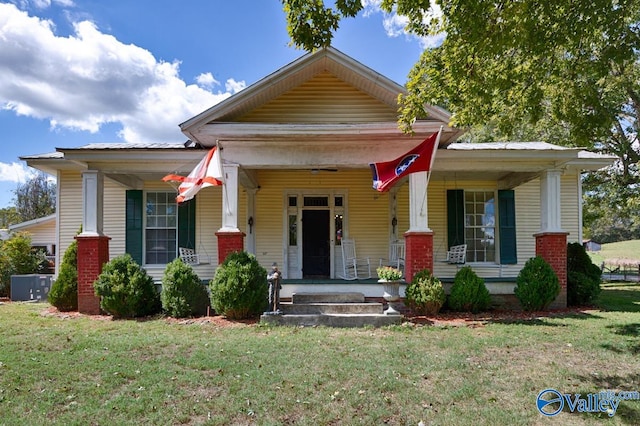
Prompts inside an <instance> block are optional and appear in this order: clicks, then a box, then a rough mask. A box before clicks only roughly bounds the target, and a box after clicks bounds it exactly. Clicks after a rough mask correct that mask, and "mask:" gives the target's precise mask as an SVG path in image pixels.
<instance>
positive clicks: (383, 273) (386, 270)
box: [376, 266, 402, 282]
mask: <svg viewBox="0 0 640 426" xmlns="http://www.w3.org/2000/svg"><path fill="white" fill-rule="evenodd" d="M376 272H377V273H378V278H379V280H378V282H385V281H386V282H392V281H400V280H401V279H402V271H401V270H400V269H397V268H394V267H393V266H380V267H379V268H378V269H376Z"/></svg>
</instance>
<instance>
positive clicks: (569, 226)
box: [560, 174, 581, 243]
mask: <svg viewBox="0 0 640 426" xmlns="http://www.w3.org/2000/svg"><path fill="white" fill-rule="evenodd" d="M579 179H580V178H579V176H578V175H577V174H568V175H563V176H562V178H561V180H560V186H561V196H560V204H561V209H562V216H561V217H560V220H561V224H560V225H561V226H562V230H563V231H566V232H568V233H569V235H568V236H567V242H580V243H581V241H580V222H581V221H580V209H579V203H580V202H581V200H579V199H578V193H579V191H578V185H579V184H580V181H579Z"/></svg>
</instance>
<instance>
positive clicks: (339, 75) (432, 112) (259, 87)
mask: <svg viewBox="0 0 640 426" xmlns="http://www.w3.org/2000/svg"><path fill="white" fill-rule="evenodd" d="M330 76H332V77H333V78H334V79H335V80H334V83H338V82H340V84H341V85H342V88H343V89H346V88H347V87H349V88H350V89H351V90H355V91H358V92H361V94H362V95H364V96H367V97H368V98H369V100H375V101H376V102H378V103H379V104H382V105H386V106H387V107H388V109H389V111H393V112H394V114H393V117H392V119H391V120H392V121H395V120H396V119H397V114H396V113H395V112H396V111H397V98H398V94H400V93H405V92H406V90H405V88H404V87H403V86H401V85H399V84H397V83H395V82H394V81H392V80H390V79H389V78H387V77H385V76H383V75H382V74H379V73H377V72H376V71H374V70H372V69H371V68H368V67H366V66H364V65H363V64H361V63H359V62H357V61H356V60H354V59H353V58H351V57H349V56H347V55H345V54H344V53H342V52H340V51H338V50H336V49H334V48H332V47H328V48H325V49H320V50H318V51H316V52H313V53H308V54H306V55H304V56H302V57H300V58H299V59H297V60H295V61H293V62H291V63H290V64H288V65H286V66H284V67H282V68H280V69H279V70H277V71H276V72H274V73H272V74H270V75H268V76H266V77H265V78H263V79H261V80H259V81H258V82H256V83H255V84H253V85H251V86H249V87H247V88H245V89H243V90H242V91H240V92H238V93H236V94H235V95H233V96H231V97H229V98H227V99H225V100H224V101H222V102H220V103H218V104H216V105H214V106H213V107H211V108H209V109H208V110H206V111H204V112H202V113H201V114H198V115H196V116H195V117H193V118H191V119H190V120H187V121H185V122H184V123H182V124H180V128H181V129H182V131H183V132H184V133H185V134H186V135H187V136H189V137H190V138H192V139H193V134H194V133H195V132H197V130H198V129H199V128H201V127H202V126H204V125H205V124H207V123H213V122H233V121H238V120H239V119H242V121H248V117H250V115H249V114H250V113H252V111H256V110H260V109H262V110H263V112H264V111H265V105H268V104H271V105H272V106H273V105H274V104H272V102H275V101H276V100H278V99H279V98H280V100H282V99H283V98H281V97H282V96H285V95H286V94H287V93H294V92H296V91H301V90H304V89H305V87H308V86H309V85H312V84H313V83H314V82H315V83H318V82H319V81H320V80H321V79H323V78H325V79H329V78H331V77H330ZM305 85H306V86H305ZM298 93H300V92H298ZM342 93H345V92H342ZM334 105H335V104H334ZM371 105H373V103H369V104H368V106H371ZM428 112H429V116H430V119H433V120H438V121H442V122H444V124H445V125H446V124H447V123H448V121H449V114H448V113H446V112H445V111H443V110H442V109H440V108H435V107H434V108H432V107H429V108H428ZM280 121H281V122H282V120H280ZM342 121H344V117H343V119H342Z"/></svg>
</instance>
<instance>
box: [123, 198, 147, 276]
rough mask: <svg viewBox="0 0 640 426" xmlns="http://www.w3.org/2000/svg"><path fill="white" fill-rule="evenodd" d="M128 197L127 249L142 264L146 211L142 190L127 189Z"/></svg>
mask: <svg viewBox="0 0 640 426" xmlns="http://www.w3.org/2000/svg"><path fill="white" fill-rule="evenodd" d="M126 199H127V201H126V214H125V227H126V231H125V238H126V242H125V251H126V252H127V253H129V254H130V255H131V257H132V258H133V260H135V261H136V262H138V264H140V265H142V233H143V228H142V224H143V220H142V219H143V218H142V215H143V213H144V208H143V202H142V191H140V190H137V189H132V190H127V192H126Z"/></svg>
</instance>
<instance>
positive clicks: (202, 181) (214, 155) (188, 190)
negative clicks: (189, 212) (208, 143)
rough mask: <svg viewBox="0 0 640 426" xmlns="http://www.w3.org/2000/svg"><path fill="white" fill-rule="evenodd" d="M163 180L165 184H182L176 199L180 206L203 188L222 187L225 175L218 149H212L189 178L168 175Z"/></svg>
mask: <svg viewBox="0 0 640 426" xmlns="http://www.w3.org/2000/svg"><path fill="white" fill-rule="evenodd" d="M162 180H163V181H164V182H168V181H174V182H181V183H180V186H179V187H178V196H177V197H176V201H177V202H178V204H181V203H183V202H185V201H189V200H190V199H192V198H193V197H195V196H196V194H197V193H198V191H200V189H202V188H206V187H207V186H216V185H222V183H223V180H224V175H223V170H222V159H221V158H220V151H219V150H218V147H217V146H215V147H213V148H211V150H210V151H209V152H208V153H207V155H206V156H205V157H204V158H203V159H202V160H200V162H199V163H198V165H197V166H196V167H195V168H194V169H193V170H192V171H191V173H189V176H180V175H166V176H165V177H163V178H162Z"/></svg>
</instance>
